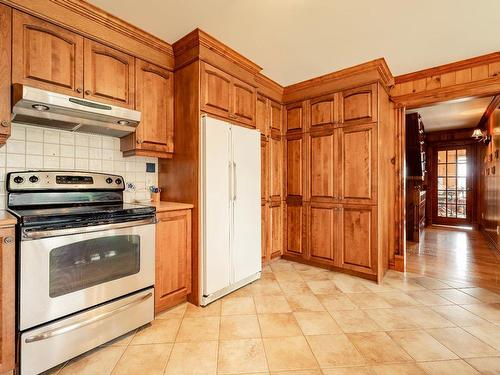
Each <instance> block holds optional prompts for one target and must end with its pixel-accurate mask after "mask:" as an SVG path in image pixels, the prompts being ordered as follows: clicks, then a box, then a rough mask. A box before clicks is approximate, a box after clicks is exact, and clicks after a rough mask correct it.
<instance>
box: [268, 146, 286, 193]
mask: <svg viewBox="0 0 500 375" xmlns="http://www.w3.org/2000/svg"><path fill="white" fill-rule="evenodd" d="M269 144H270V159H271V164H270V169H269V173H270V192H269V193H270V196H271V199H272V200H278V201H279V200H281V199H282V196H281V192H282V189H283V183H282V181H283V151H282V150H283V144H282V142H281V138H280V137H277V138H275V137H274V136H272V137H271V139H270V141H269Z"/></svg>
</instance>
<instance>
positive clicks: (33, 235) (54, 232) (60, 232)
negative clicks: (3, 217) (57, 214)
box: [22, 217, 156, 239]
mask: <svg viewBox="0 0 500 375" xmlns="http://www.w3.org/2000/svg"><path fill="white" fill-rule="evenodd" d="M155 223H156V219H155V218H154V217H151V218H147V219H141V220H133V221H126V222H123V223H113V224H103V225H93V226H88V227H76V228H64V229H51V230H37V231H32V232H31V231H29V232H27V231H23V232H22V237H23V239H38V238H45V237H55V236H67V235H69V234H80V233H91V232H100V231H104V230H112V229H120V228H128V227H134V226H137V225H146V224H155Z"/></svg>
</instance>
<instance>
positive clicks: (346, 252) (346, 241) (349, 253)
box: [338, 205, 378, 275]
mask: <svg viewBox="0 0 500 375" xmlns="http://www.w3.org/2000/svg"><path fill="white" fill-rule="evenodd" d="M341 212H342V215H341V223H340V227H341V228H342V242H341V243H340V246H339V249H340V251H339V255H338V257H339V262H340V264H339V265H340V266H341V267H343V268H347V269H351V270H353V271H358V272H362V273H367V274H372V275H375V274H376V273H377V262H378V260H377V238H376V237H377V234H376V233H377V223H376V220H377V207H376V206H361V205H344V207H343V208H342V211H341Z"/></svg>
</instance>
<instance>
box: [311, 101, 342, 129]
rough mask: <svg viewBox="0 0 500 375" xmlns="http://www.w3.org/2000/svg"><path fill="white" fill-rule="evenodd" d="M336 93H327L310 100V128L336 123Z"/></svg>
mask: <svg viewBox="0 0 500 375" xmlns="http://www.w3.org/2000/svg"><path fill="white" fill-rule="evenodd" d="M336 98H337V94H334V95H327V96H323V97H320V98H316V99H312V100H311V129H314V128H318V127H320V126H324V125H333V124H334V123H336V122H337V121H338V120H337V117H338V114H337V108H336V104H337V99H336Z"/></svg>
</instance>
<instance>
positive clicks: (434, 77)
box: [390, 51, 500, 272]
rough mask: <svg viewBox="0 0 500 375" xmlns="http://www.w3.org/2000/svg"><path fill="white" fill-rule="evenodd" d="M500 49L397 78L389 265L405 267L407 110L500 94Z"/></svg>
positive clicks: (394, 94) (401, 268)
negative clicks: (394, 187) (392, 245)
mask: <svg viewBox="0 0 500 375" xmlns="http://www.w3.org/2000/svg"><path fill="white" fill-rule="evenodd" d="M499 66H500V51H499V52H494V53H491V54H487V55H483V56H479V57H474V58H471V59H467V60H462V61H457V62H454V63H450V64H446V65H441V66H436V67H433V68H429V69H425V70H421V71H418V72H414V73H409V74H405V75H401V76H397V77H395V85H394V87H392V89H391V100H392V101H393V102H394V104H395V109H396V111H395V120H396V124H397V140H396V142H397V147H396V155H395V158H396V168H397V171H396V172H397V174H398V176H399V178H398V186H397V191H396V197H395V202H396V204H395V210H396V220H395V225H396V226H397V228H396V231H395V233H396V236H397V238H396V239H395V241H396V244H397V248H396V252H395V254H394V260H392V261H390V267H391V268H393V269H395V270H397V271H402V272H404V271H405V270H406V225H405V223H406V195H405V194H406V191H405V190H406V181H405V176H404V168H405V156H406V155H405V147H406V140H405V138H406V134H405V112H406V109H412V108H418V107H421V106H424V105H433V104H438V103H441V102H445V101H449V100H453V99H460V98H471V97H472V98H473V97H484V96H493V95H497V94H498V93H500V74H499V72H498V70H499Z"/></svg>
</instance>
